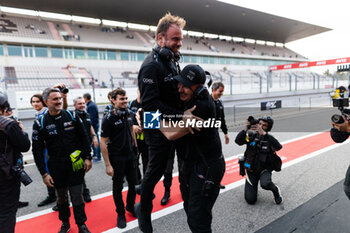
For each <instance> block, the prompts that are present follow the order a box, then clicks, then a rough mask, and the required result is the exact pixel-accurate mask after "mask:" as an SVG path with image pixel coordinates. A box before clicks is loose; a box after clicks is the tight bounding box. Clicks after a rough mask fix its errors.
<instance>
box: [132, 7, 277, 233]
mask: <svg viewBox="0 0 350 233" xmlns="http://www.w3.org/2000/svg"><path fill="white" fill-rule="evenodd" d="M185 24H186V22H185V20H184V19H183V18H181V17H178V16H173V15H171V14H170V13H168V14H166V15H165V16H164V17H163V18H161V19H160V20H159V22H158V25H157V29H156V32H155V38H156V43H157V45H156V47H154V48H153V50H152V51H151V53H150V54H149V55H148V56H147V57H146V58H145V60H144V62H143V64H142V66H141V68H140V71H139V76H138V86H139V89H140V94H141V106H142V109H143V111H145V112H157V111H158V112H160V113H161V114H162V116H161V117H162V121H161V122H162V123H163V122H167V121H169V122H170V121H184V122H188V121H192V120H195V121H207V120H210V119H216V120H218V121H220V122H221V126H222V127H221V128H222V130H223V132H224V134H225V143H229V137H228V134H227V127H226V124H225V122H224V114H223V106H222V103H221V101H219V98H220V97H221V95H222V93H223V88H224V87H223V85H222V84H220V83H215V84H213V92H212V96H210V94H209V92H208V90H207V88H206V87H205V84H206V83H207V81H208V78H209V77H207V76H210V74H209V73H208V72H205V71H204V70H203V69H202V68H201V67H200V66H198V65H187V66H186V67H184V68H183V70H182V71H180V68H179V64H178V62H179V59H180V58H181V56H180V53H179V49H180V48H181V46H182V39H183V35H182V29H183V27H184V26H185ZM209 79H210V78H209ZM207 86H210V81H209V82H208V83H207ZM220 92H221V93H220ZM166 125H168V126H169V124H166ZM184 125H186V124H184ZM272 125H273V121H272V119H271V118H266V117H265V118H260V119H259V122H258V124H255V125H251V124H250V122H249V121H247V124H246V128H245V129H244V130H243V131H242V132H241V133H240V135H239V137H237V138H236V143H237V144H239V145H247V150H246V152H247V151H249V152H250V158H251V159H252V157H253V156H254V157H255V158H254V159H253V160H256V163H254V165H252V166H251V167H249V169H248V167H245V168H244V169H245V170H247V172H248V176H247V182H246V189H245V197H246V200H247V202H248V203H249V204H254V202H255V201H256V198H257V185H258V181H259V179H261V180H263V182H262V183H263V185H262V188H264V189H268V190H271V191H272V192H273V193H274V197H275V202H276V203H277V204H280V203H281V202H282V196H281V195H280V190H279V188H278V187H277V186H276V185H274V183H273V182H272V180H271V172H272V170H273V167H271V166H270V162H271V161H272V160H271V156H272V154H275V151H277V150H279V149H281V147H282V146H281V145H280V144H279V143H278V141H277V140H276V139H275V138H274V137H273V136H271V135H269V134H268V131H269V130H271V128H272ZM248 128H251V129H252V130H254V132H256V134H255V135H256V136H255V137H254V139H252V140H251V141H250V139H249V138H248V137H246V136H244V137H243V135H246V134H247V131H248ZM143 133H144V136H145V141H146V144H147V146H148V148H149V149H148V155H149V157H148V165H147V170H146V173H145V175H144V177H143V180H142V183H141V199H140V202H139V203H137V204H136V205H135V212H136V215H137V218H138V223H139V228H140V230H141V231H142V232H147V233H148V232H153V227H152V221H151V212H152V208H153V205H152V200H153V197H154V193H153V191H154V187H155V185H156V184H157V182H158V181H159V180H160V178H161V177H162V175H163V174H164V171H165V169H166V167H167V161H168V159H169V157H170V155H171V150H172V148H174V147H175V149H176V154H177V159H178V165H179V181H180V191H181V195H182V199H183V201H184V210H185V212H186V215H187V223H188V225H189V228H190V230H191V231H192V232H211V222H212V208H213V206H214V203H215V201H216V199H217V197H218V194H219V191H220V187H222V186H221V184H220V183H221V180H222V178H223V176H224V173H225V160H224V157H223V154H222V147H221V141H220V137H219V133H218V128H217V127H207V128H205V127H203V128H197V127H194V128H191V127H189V126H187V127H186V126H185V127H172V128H171V129H169V127H164V125H162V127H161V128H160V129H146V128H145V129H143ZM260 141H263V142H266V144H264V146H265V147H267V148H265V151H264V152H263V156H260V155H259V154H260V152H261V150H260V149H259V146H261V144H262V143H260ZM258 142H259V143H258ZM245 154H247V153H245ZM276 156H277V155H276ZM260 157H261V158H262V159H261V160H260ZM257 165H259V166H257Z"/></svg>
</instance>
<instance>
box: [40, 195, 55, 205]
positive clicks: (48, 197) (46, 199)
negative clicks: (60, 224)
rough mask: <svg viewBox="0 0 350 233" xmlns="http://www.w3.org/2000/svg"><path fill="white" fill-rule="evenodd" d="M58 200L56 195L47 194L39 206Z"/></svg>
mask: <svg viewBox="0 0 350 233" xmlns="http://www.w3.org/2000/svg"><path fill="white" fill-rule="evenodd" d="M55 201H56V197H50V196H47V197H46V198H45V199H44V200H42V201H41V202H40V203H39V204H38V207H41V206H44V205H48V204H50V203H52V202H55Z"/></svg>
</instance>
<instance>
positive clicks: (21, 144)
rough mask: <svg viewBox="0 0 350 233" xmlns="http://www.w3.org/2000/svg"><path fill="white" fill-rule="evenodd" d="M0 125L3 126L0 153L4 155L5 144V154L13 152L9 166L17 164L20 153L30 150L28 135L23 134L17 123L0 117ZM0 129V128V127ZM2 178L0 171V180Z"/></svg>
mask: <svg viewBox="0 0 350 233" xmlns="http://www.w3.org/2000/svg"><path fill="white" fill-rule="evenodd" d="M0 125H3V126H4V128H3V129H4V131H2V130H0V153H1V154H3V153H5V146H6V142H7V145H8V146H7V148H6V152H8V151H10V150H11V149H12V150H13V158H9V159H11V161H12V164H11V166H13V165H15V164H16V163H17V159H18V158H19V157H20V153H21V152H26V151H28V150H29V148H30V141H29V138H28V134H27V133H25V132H23V131H22V129H21V127H20V126H19V125H18V123H17V122H16V121H14V120H12V119H9V118H7V117H3V116H0ZM0 128H1V127H0ZM2 177H4V174H3V172H2V171H1V169H0V179H2Z"/></svg>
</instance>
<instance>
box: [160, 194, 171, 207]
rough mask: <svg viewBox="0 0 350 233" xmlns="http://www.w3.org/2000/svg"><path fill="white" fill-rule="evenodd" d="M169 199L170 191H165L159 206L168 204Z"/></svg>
mask: <svg viewBox="0 0 350 233" xmlns="http://www.w3.org/2000/svg"><path fill="white" fill-rule="evenodd" d="M169 199H170V191H165V193H164V197H163V198H162V200H161V201H160V204H161V205H166V204H168V201H169Z"/></svg>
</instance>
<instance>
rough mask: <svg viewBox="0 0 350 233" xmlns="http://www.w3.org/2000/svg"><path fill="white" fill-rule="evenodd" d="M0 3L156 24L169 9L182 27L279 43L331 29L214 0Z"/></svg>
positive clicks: (7, 0) (8, 0)
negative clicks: (182, 18)
mask: <svg viewBox="0 0 350 233" xmlns="http://www.w3.org/2000/svg"><path fill="white" fill-rule="evenodd" d="M0 4H1V5H2V6H9V7H17V8H24V9H31V10H41V11H48V12H55V13H63V14H70V15H80V16H87V17H94V18H103V19H110V20H117V21H124V22H130V23H139V24H147V25H157V22H158V20H159V18H160V17H161V16H163V15H164V14H165V13H166V12H168V11H169V12H171V13H172V14H176V15H179V16H182V17H184V18H185V19H186V21H187V25H186V28H185V29H186V30H191V31H200V32H206V33H213V34H219V35H228V36H235V37H243V38H250V39H256V40H264V41H274V42H280V43H287V42H291V41H294V40H298V39H301V38H305V37H308V36H312V35H315V34H319V33H322V32H326V31H329V30H331V29H329V28H325V27H321V26H317V25H313V24H308V23H304V22H301V21H297V20H292V19H288V18H283V17H279V16H276V15H271V14H267V13H263V12H259V11H255V10H251V9H248V8H244V7H240V6H235V5H231V4H227V3H223V2H218V1H216V0H206V1H203V0H117V1H111V0H99V1H96V0H74V1H72V0H59V1H47V0H0ZM286 7H287V6H286Z"/></svg>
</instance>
